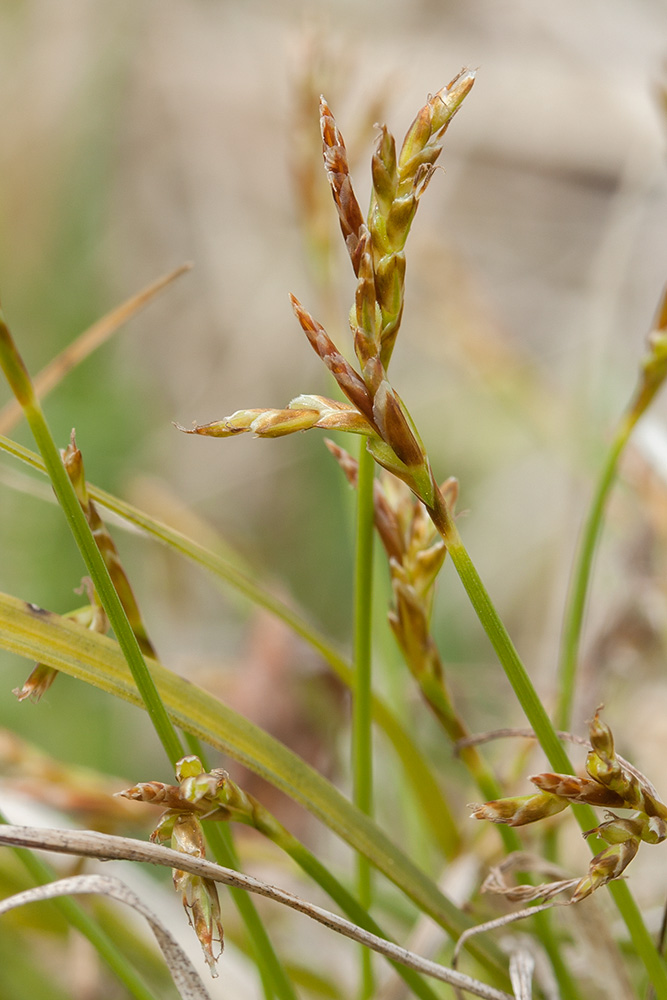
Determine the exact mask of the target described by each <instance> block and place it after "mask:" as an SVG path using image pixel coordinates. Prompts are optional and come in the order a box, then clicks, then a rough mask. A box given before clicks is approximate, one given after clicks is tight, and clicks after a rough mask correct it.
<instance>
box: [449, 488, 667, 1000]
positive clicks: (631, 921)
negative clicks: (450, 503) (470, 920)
mask: <svg viewBox="0 0 667 1000" xmlns="http://www.w3.org/2000/svg"><path fill="white" fill-rule="evenodd" d="M429 513H430V515H431V517H432V519H433V523H434V525H435V526H436V528H437V529H438V531H439V532H440V534H441V535H442V538H443V540H444V541H445V543H446V545H447V551H448V552H449V555H450V557H451V560H452V562H453V564H454V567H455V569H456V571H457V573H458V575H459V577H460V579H461V582H462V583H463V586H464V588H465V590H466V593H467V594H468V598H469V599H470V603H471V604H472V606H473V608H474V610H475V612H476V614H477V617H478V618H479V621H480V623H481V625H482V627H483V629H484V631H485V632H486V634H487V636H488V638H489V640H490V641H491V644H492V646H493V648H494V650H495V651H496V654H497V656H498V659H499V660H500V663H501V665H502V667H503V669H504V671H505V674H506V676H507V679H508V680H509V682H510V684H511V685H512V688H513V689H514V693H515V694H516V697H517V699H518V701H519V704H520V705H521V707H522V709H523V711H524V713H525V715H526V718H527V719H528V722H529V723H530V725H531V727H532V729H533V731H534V733H535V736H536V737H537V739H538V741H539V743H540V745H541V747H542V749H543V751H544V753H545V755H546V757H547V760H548V761H549V763H550V765H551V767H552V768H553V769H554V771H557V772H561V773H564V774H574V768H573V766H572V764H571V762H570V760H569V758H568V756H567V754H566V753H565V750H564V749H563V747H562V746H561V744H560V742H559V740H558V735H557V733H556V730H555V729H554V727H553V724H552V722H551V720H550V719H549V716H548V714H547V712H546V710H545V709H544V706H543V705H542V702H541V701H540V699H539V697H538V695H537V692H536V691H535V688H534V687H533V684H532V682H531V680H530V677H529V676H528V673H527V671H526V668H525V667H524V665H523V663H522V661H521V658H520V657H519V654H518V653H517V651H516V649H515V647H514V644H513V643H512V640H511V638H510V636H509V634H508V632H507V629H506V628H505V626H504V625H503V623H502V621H501V619H500V616H499V615H498V612H497V611H496V609H495V607H494V605H493V603H492V601H491V598H490V597H489V594H488V593H487V591H486V588H485V587H484V584H483V583H482V580H481V579H480V576H479V574H478V572H477V570H476V569H475V566H474V565H473V562H472V560H471V558H470V556H469V555H468V552H467V550H466V548H465V546H464V544H463V541H462V539H461V536H460V534H459V532H458V529H457V527H456V525H455V523H454V519H453V517H452V515H451V513H450V511H449V510H448V508H447V505H446V503H445V500H444V498H443V497H442V495H441V494H440V492H439V491H436V497H435V502H434V505H433V508H431V509H430V510H429ZM573 812H574V814H575V816H576V818H577V821H578V823H579V825H580V827H581V829H582V830H590V829H591V828H592V827H595V826H597V817H596V815H595V813H594V811H593V809H591V807H590V806H576V807H573ZM588 844H589V846H590V848H591V850H592V851H593V853H596V852H597V851H599V850H602V848H603V847H604V846H605V845H604V844H603V843H602V842H601V841H600V840H598V839H597V838H593V837H590V838H589V839H588ZM609 891H610V892H611V895H612V897H613V899H614V901H615V903H616V905H617V907H618V909H619V912H620V914H621V916H622V918H623V920H624V922H625V925H626V927H627V928H628V931H629V933H630V936H631V938H632V942H633V944H634V946H635V948H636V950H637V953H638V955H639V956H640V958H641V959H642V961H643V963H644V967H645V968H646V971H647V974H648V975H649V977H650V979H651V982H652V983H653V986H654V988H655V991H656V996H657V997H658V998H660V1000H667V971H666V969H665V965H664V963H663V961H662V959H661V958H660V956H659V954H658V952H657V950H656V947H655V945H654V943H653V940H652V938H651V935H650V934H649V932H648V930H647V928H646V925H645V923H644V921H643V918H642V915H641V913H640V912H639V909H638V908H637V905H636V903H635V901H634V900H633V898H632V896H631V894H630V890H629V889H628V887H627V885H626V883H625V882H623V881H622V880H617V881H614V882H611V883H609Z"/></svg>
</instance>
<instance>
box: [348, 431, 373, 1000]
mask: <svg viewBox="0 0 667 1000" xmlns="http://www.w3.org/2000/svg"><path fill="white" fill-rule="evenodd" d="M374 473H375V462H374V461H373V457H372V456H371V455H370V454H369V452H368V451H367V450H366V441H365V440H362V443H361V451H360V455H359V474H358V475H359V479H358V488H357V526H356V548H355V572H354V689H353V690H354V700H353V712H352V768H353V780H354V803H355V805H356V806H357V807H358V808H359V809H360V810H361V811H362V812H363V813H365V814H366V815H367V816H370V815H372V812H373V747H372V691H371V685H372V672H371V636H372V613H373V537H374V520H373V519H374V510H373V476H374ZM357 895H358V898H359V903H360V904H361V906H362V907H363V909H365V910H367V909H369V907H370V905H371V900H372V887H371V866H370V863H369V861H368V859H367V858H365V857H364V856H363V855H361V854H358V855H357ZM361 963H362V966H361V969H362V982H361V988H360V997H361V1000H368V998H369V997H371V996H372V995H373V992H374V984H373V973H372V965H371V954H370V952H369V951H368V949H366V948H363V949H362V950H361Z"/></svg>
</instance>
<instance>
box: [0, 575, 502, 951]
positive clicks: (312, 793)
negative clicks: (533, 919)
mask: <svg viewBox="0 0 667 1000" xmlns="http://www.w3.org/2000/svg"><path fill="white" fill-rule="evenodd" d="M0 647H3V648H5V649H7V650H9V651H10V652H13V653H17V654H18V655H20V656H25V657H27V658H29V659H31V660H39V661H40V662H43V663H46V664H47V665H48V666H52V667H55V668H56V669H57V670H62V671H63V672H64V673H67V674H69V675H70V676H72V677H76V678H78V679H79V680H83V681H86V683H89V684H92V685H94V686H95V687H98V688H101V689H102V690H104V691H106V692H107V693H109V694H113V695H115V696H116V697H119V698H124V699H125V700H126V701H129V702H131V703H132V704H134V705H138V706H140V707H141V705H142V703H141V699H140V698H139V694H138V692H137V689H136V686H135V684H134V682H133V680H132V676H131V674H130V671H129V669H128V667H127V664H126V663H125V660H124V658H123V656H122V654H121V652H120V649H119V648H118V645H117V644H116V643H115V642H114V641H113V640H112V639H110V638H108V637H107V636H103V635H99V634H98V633H93V632H90V631H88V630H86V629H83V628H81V627H80V626H78V625H76V624H75V623H74V622H70V621H67V620H66V619H64V618H61V617H60V616H59V615H57V614H55V613H53V612H50V611H45V610H44V609H41V608H36V607H34V606H32V605H29V604H26V603H25V602H24V601H20V600H18V599H17V598H14V597H11V596H9V595H6V594H0ZM148 663H149V666H150V671H151V675H152V677H153V679H154V681H155V684H156V687H157V689H158V692H159V694H160V697H161V699H162V701H163V703H164V705H165V707H166V709H167V712H168V714H169V717H170V719H171V720H172V722H173V723H174V724H175V725H177V726H179V727H180V728H181V729H184V730H185V731H186V732H191V733H194V734H195V735H196V736H197V737H199V738H200V739H202V740H204V741H205V742H206V743H209V744H210V745H211V746H212V747H215V748H216V749H217V750H220V751H222V752H223V753H226V754H229V756H230V757H233V758H234V759H235V760H237V761H239V762H240V763H242V764H244V765H245V766H246V767H248V768H250V769H251V770H252V771H254V772H255V773H256V774H259V775H261V776H262V777H263V778H265V779H266V780H267V781H269V782H270V783H271V784H272V785H275V787H277V788H280V789H281V790H282V791H284V792H285V793H286V794H287V795H289V796H290V797H291V798H293V799H294V800H295V801H296V802H299V803H300V804H301V805H303V806H304V807H305V808H306V809H308V811H309V812H311V813H312V814H313V815H314V816H317V817H318V818H319V819H320V820H322V822H323V823H325V824H326V825H327V826H328V827H329V828H330V829H331V830H333V831H334V832H335V833H336V834H338V836H340V837H341V838H342V839H343V840H345V841H346V842H347V843H348V844H349V845H350V846H351V847H352V848H354V849H355V850H356V851H358V852H359V853H361V854H363V855H364V856H365V857H367V858H368V859H369V860H370V862H371V863H372V864H373V865H374V866H375V867H376V868H377V869H378V870H379V871H381V872H382V873H383V874H384V875H386V876H387V878H389V879H390V880H391V881H392V882H394V884H395V885H397V886H398V887H399V888H400V889H401V890H402V891H403V892H404V893H405V894H406V895H407V896H408V897H409V898H410V899H412V900H413V902H414V903H415V904H416V905H417V907H418V908H419V909H420V910H422V911H423V912H424V913H427V914H429V915H430V916H431V917H432V918H433V919H434V920H435V921H436V922H437V923H439V924H440V926H441V927H443V928H444V929H445V930H446V931H447V932H448V933H449V934H450V935H451V936H452V937H458V936H459V935H460V934H461V933H462V931H463V930H465V929H466V928H467V927H469V926H470V925H471V921H470V919H469V918H468V917H467V916H466V915H465V914H464V913H462V911H461V910H459V909H458V907H456V906H455V905H454V903H452V902H451V900H449V899H448V898H447V897H446V896H445V895H444V894H443V893H442V892H441V891H440V890H439V889H438V887H437V886H436V885H435V883H434V882H432V881H431V879H429V878H428V876H427V875H425V874H424V872H422V871H421V870H420V869H419V868H418V867H417V866H416V865H415V864H414V863H413V862H412V861H410V859H409V858H408V857H407V856H406V855H405V854H403V852H402V851H401V850H399V848H397V847H396V846H395V845H394V844H393V843H392V842H391V841H390V840H389V838H388V837H387V836H386V835H385V834H384V832H383V831H382V830H381V829H380V828H379V827H378V826H377V825H376V824H375V823H374V822H373V821H372V820H371V819H369V818H368V817H367V816H364V815H363V813H361V812H360V811H359V810H358V809H357V808H356V807H355V806H354V805H352V803H351V802H349V801H348V800H347V799H346V798H345V797H344V796H343V795H342V794H341V793H340V792H339V791H338V790H337V789H336V788H335V787H334V786H333V785H332V784H331V783H330V782H328V781H327V780H326V779H325V778H323V777H322V776H321V775H320V774H318V772H317V771H315V770H314V769H313V768H312V767H311V766H310V765H309V764H307V763H306V762H305V761H303V760H302V759H301V758H300V757H299V756H297V755H296V754H295V753H293V752H292V751H291V750H289V749H288V748H287V747H285V746H284V745H283V744H282V743H280V742H278V740H275V739H274V738H273V737H271V736H269V734H268V733H266V732H264V731H263V730H262V729H260V728H259V727H257V726H255V725H254V724H253V723H251V722H249V721H248V720H247V719H245V718H244V717H243V716H241V715H239V714H237V713H236V712H234V711H232V710H231V709H230V708H228V707H227V706H226V705H225V704H224V703H223V702H221V701H220V700H219V699H217V698H214V697H213V696H212V695H210V694H208V693H207V692H206V691H204V690H202V688H200V687H197V685H195V684H192V683H191V682H190V681H187V680H184V679H183V678H182V677H179V676H178V675H176V674H174V673H172V672H171V671H169V670H167V669H166V668H165V667H163V666H162V665H161V664H159V663H158V662H157V661H155V660H148ZM470 951H471V952H472V953H474V954H475V955H476V956H477V957H478V958H479V960H480V961H482V962H483V963H484V965H485V966H487V967H491V968H494V969H495V970H498V968H502V967H503V966H504V962H503V959H502V957H501V956H500V955H499V953H498V951H497V949H496V948H495V947H493V946H492V945H490V944H488V942H484V941H481V942H480V941H476V942H474V943H471V946H470Z"/></svg>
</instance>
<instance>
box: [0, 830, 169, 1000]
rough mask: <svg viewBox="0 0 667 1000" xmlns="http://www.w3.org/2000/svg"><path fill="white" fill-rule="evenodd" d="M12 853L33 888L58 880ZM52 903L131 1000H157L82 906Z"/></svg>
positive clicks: (32, 857)
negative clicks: (102, 960) (131, 997)
mask: <svg viewBox="0 0 667 1000" xmlns="http://www.w3.org/2000/svg"><path fill="white" fill-rule="evenodd" d="M6 822H7V820H6V818H5V817H4V816H3V815H2V814H0V823H6ZM14 853H15V854H16V857H17V858H18V859H19V860H20V861H21V863H22V864H23V866H24V867H25V869H26V870H27V871H28V872H29V874H30V876H31V878H32V880H33V882H34V883H35V885H47V884H49V883H50V882H54V881H56V879H57V878H58V876H57V874H56V872H55V871H54V870H53V868H51V866H50V865H48V864H46V862H45V861H42V859H41V858H40V857H38V856H37V855H36V854H34V853H33V852H32V851H26V850H24V849H23V848H18V847H17V848H14ZM52 902H53V904H54V906H57V908H58V909H59V910H60V912H61V913H62V914H63V916H64V917H65V919H66V920H67V921H68V922H69V923H70V924H71V925H72V927H74V928H75V929H76V930H77V931H79V932H80V933H81V934H83V936H84V937H86V938H87V939H88V940H89V941H90V943H91V944H92V945H93V947H94V948H95V950H96V951H97V953H98V955H99V956H100V957H101V958H102V959H104V961H105V962H106V963H107V965H108V966H109V968H110V969H111V971H112V972H113V973H114V975H115V976H116V977H117V978H118V980H119V981H120V982H121V983H122V984H123V986H124V987H125V988H126V990H127V991H128V993H130V994H131V995H132V996H133V997H135V1000H158V997H157V996H156V994H155V993H153V991H152V990H151V989H150V987H149V986H148V985H147V983H146V982H145V981H144V980H143V978H142V977H141V976H140V975H139V973H138V972H137V971H136V970H135V969H133V968H132V966H131V965H130V963H129V962H128V960H127V959H126V958H125V956H124V955H123V954H122V952H120V951H119V950H118V948H117V947H116V945H115V944H114V942H113V941H112V940H111V938H110V937H109V936H108V935H107V934H106V933H105V931H104V930H102V928H101V927H100V926H99V924H98V923H97V921H96V920H94V919H93V917H91V916H90V914H89V913H88V912H87V911H86V910H85V909H84V908H83V907H82V906H80V905H79V904H78V903H77V902H75V900H73V899H71V898H70V897H69V896H58V897H56V898H55V899H54V900H52Z"/></svg>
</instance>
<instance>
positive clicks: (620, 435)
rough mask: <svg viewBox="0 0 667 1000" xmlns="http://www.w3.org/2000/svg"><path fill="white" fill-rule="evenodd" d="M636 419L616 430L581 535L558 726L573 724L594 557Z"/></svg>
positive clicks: (567, 616)
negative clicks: (606, 510)
mask: <svg viewBox="0 0 667 1000" xmlns="http://www.w3.org/2000/svg"><path fill="white" fill-rule="evenodd" d="M636 422H637V416H636V415H635V414H634V412H633V411H630V412H628V413H627V414H626V415H625V416H624V417H623V419H622V420H621V422H620V424H619V426H618V428H617V430H616V434H615V435H614V439H613V441H612V443H611V447H610V449H609V451H608V453H607V456H606V459H605V462H604V465H603V467H602V472H601V474H600V478H599V481H598V484H597V489H596V491H595V494H594V496H593V500H592V502H591V506H590V510H589V512H588V516H587V517H586V521H585V522H584V526H583V529H582V532H581V535H580V538H579V543H578V550H577V555H576V559H575V562H574V566H573V568H572V576H571V578H570V587H569V591H568V596H567V604H566V610H565V617H564V621H563V638H562V643H561V654H560V664H559V672H558V702H557V705H556V712H555V725H556V727H557V728H558V729H568V728H569V726H570V720H571V716H572V703H573V699H574V690H575V679H576V673H577V666H578V661H579V648H580V644H581V632H582V627H583V622H584V613H585V611H586V599H587V596H588V590H589V585H590V580H591V571H592V568H593V559H594V556H595V551H596V549H597V544H598V541H599V539H600V534H601V530H602V521H603V516H604V510H605V506H606V503H607V498H608V496H609V492H610V490H611V487H612V485H613V483H614V480H615V478H616V470H617V467H618V461H619V458H620V456H621V454H622V452H623V449H624V448H625V446H626V444H627V443H628V440H629V438H630V434H631V433H632V429H633V428H634V426H635V423H636Z"/></svg>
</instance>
